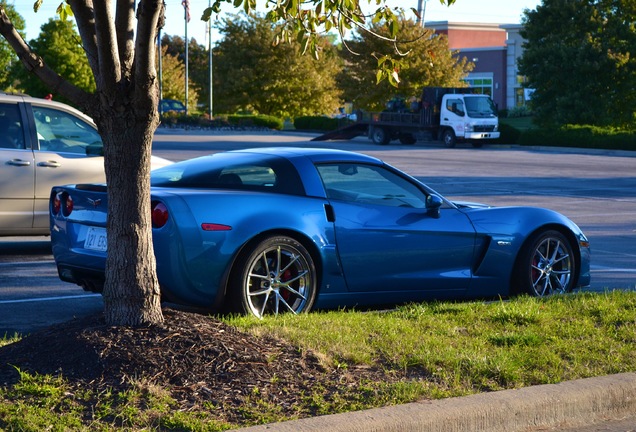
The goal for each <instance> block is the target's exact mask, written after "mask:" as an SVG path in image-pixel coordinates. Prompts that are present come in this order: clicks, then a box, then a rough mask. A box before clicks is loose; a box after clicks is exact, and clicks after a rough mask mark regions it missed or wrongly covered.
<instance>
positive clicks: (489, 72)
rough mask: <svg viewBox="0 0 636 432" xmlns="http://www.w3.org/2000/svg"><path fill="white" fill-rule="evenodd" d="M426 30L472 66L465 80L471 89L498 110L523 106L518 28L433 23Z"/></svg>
mask: <svg viewBox="0 0 636 432" xmlns="http://www.w3.org/2000/svg"><path fill="white" fill-rule="evenodd" d="M426 27H427V28H429V29H432V30H435V32H436V33H438V34H445V35H446V36H447V37H448V45H449V48H450V49H451V50H454V51H458V55H460V56H462V57H466V58H467V59H468V60H469V61H471V62H473V63H474V64H475V68H474V69H473V71H472V72H471V73H469V74H468V76H467V77H466V79H465V80H466V81H467V82H468V83H469V84H470V86H471V87H473V88H474V89H479V91H480V92H481V93H486V94H489V95H490V96H491V97H492V99H493V101H494V102H495V104H497V106H498V107H499V108H500V109H510V108H513V107H515V106H521V105H524V103H525V102H524V101H525V98H524V89H523V87H522V82H523V77H521V76H519V74H518V72H517V60H518V58H519V57H520V56H521V53H522V52H523V38H522V37H521V35H520V34H519V31H520V30H521V28H522V26H521V24H485V23H463V22H449V21H433V22H427V23H426Z"/></svg>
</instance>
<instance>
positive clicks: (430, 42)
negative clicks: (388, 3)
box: [339, 19, 474, 110]
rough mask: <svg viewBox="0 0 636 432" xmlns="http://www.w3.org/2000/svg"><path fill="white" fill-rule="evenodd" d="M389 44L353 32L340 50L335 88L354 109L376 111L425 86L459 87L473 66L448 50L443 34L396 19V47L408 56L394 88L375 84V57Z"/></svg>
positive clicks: (380, 29) (377, 27)
mask: <svg viewBox="0 0 636 432" xmlns="http://www.w3.org/2000/svg"><path fill="white" fill-rule="evenodd" d="M371 29H372V31H373V32H374V33H377V34H380V35H383V36H386V37H388V36H389V35H388V30H387V29H386V28H384V27H383V26H381V25H379V24H373V25H372V26H371ZM392 45H393V44H392V42H387V41H386V40H383V39H381V38H378V37H375V36H373V35H372V34H371V33H368V32H365V31H360V32H356V33H355V35H354V37H353V40H352V41H349V42H345V47H344V48H343V49H342V50H341V53H342V57H343V58H344V59H345V67H344V70H343V73H342V74H341V75H340V77H339V85H340V88H342V90H343V96H344V99H345V100H346V101H347V102H353V103H354V106H355V107H356V108H362V109H370V110H379V109H382V108H384V105H385V103H386V102H387V101H388V100H389V99H391V98H393V97H396V96H401V97H405V98H409V97H419V96H420V95H421V94H422V88H423V87H426V86H439V87H461V86H463V85H464V84H463V82H462V81H461V79H462V78H464V77H465V76H466V75H467V74H468V73H469V72H470V71H471V70H472V69H473V67H474V64H473V63H470V62H468V60H467V59H466V58H465V57H460V56H459V55H458V54H457V52H453V51H451V50H449V48H448V39H447V37H446V36H445V35H438V34H435V33H434V31H433V30H430V29H426V28H422V27H421V26H420V25H419V24H417V23H416V22H415V21H413V20H410V19H400V20H399V39H398V43H397V47H398V49H399V50H400V52H402V53H407V52H408V53H409V55H407V56H405V57H404V58H403V59H402V62H401V69H400V70H399V71H398V72H399V80H400V82H399V84H398V85H397V87H396V86H393V85H391V83H390V82H388V81H386V80H385V81H382V82H380V83H378V78H377V69H378V66H377V60H376V58H377V57H378V56H380V55H381V54H380V53H384V52H387V50H390V48H391V46H392Z"/></svg>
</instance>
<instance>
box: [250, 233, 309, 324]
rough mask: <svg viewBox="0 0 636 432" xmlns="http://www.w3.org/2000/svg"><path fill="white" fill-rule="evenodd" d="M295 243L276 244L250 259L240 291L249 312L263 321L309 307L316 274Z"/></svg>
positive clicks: (304, 252) (296, 312) (303, 252)
mask: <svg viewBox="0 0 636 432" xmlns="http://www.w3.org/2000/svg"><path fill="white" fill-rule="evenodd" d="M294 243H295V242H293V243H287V242H284V243H283V242H277V243H274V244H270V245H268V246H267V247H264V248H263V249H261V250H260V251H259V252H258V253H257V254H256V255H252V256H253V257H254V258H253V259H252V260H251V261H249V265H248V267H247V274H246V277H245V278H244V284H245V285H244V287H243V292H244V299H245V305H246V306H247V308H248V309H249V310H248V312H250V313H252V314H253V315H255V316H257V317H259V318H262V317H263V316H264V315H266V314H274V315H278V314H279V313H283V312H291V313H294V314H298V313H301V312H304V311H306V310H308V309H309V307H311V305H312V304H313V301H314V298H315V281H314V280H313V279H314V278H315V276H314V274H315V271H314V269H313V265H312V264H311V263H310V258H309V257H308V254H307V253H306V251H304V250H302V251H301V250H299V248H297V247H295V246H300V244H297V245H296V244H294ZM300 247H301V248H302V246H300ZM303 249H304V248H303Z"/></svg>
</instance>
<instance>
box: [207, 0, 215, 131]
mask: <svg viewBox="0 0 636 432" xmlns="http://www.w3.org/2000/svg"><path fill="white" fill-rule="evenodd" d="M208 6H209V7H212V0H209V1H208ZM208 67H209V68H210V95H209V97H210V98H209V101H208V102H209V105H208V106H209V107H210V108H209V112H210V120H212V115H213V112H214V110H213V109H212V103H213V102H212V101H213V99H212V91H213V87H214V84H213V81H212V19H211V18H210V19H209V20H208Z"/></svg>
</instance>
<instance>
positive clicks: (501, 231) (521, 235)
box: [461, 207, 590, 288]
mask: <svg viewBox="0 0 636 432" xmlns="http://www.w3.org/2000/svg"><path fill="white" fill-rule="evenodd" d="M461 211H463V212H464V213H465V214H466V215H467V216H468V217H469V219H470V220H471V222H472V223H473V226H474V227H475V231H476V233H477V239H478V247H480V248H481V249H480V252H478V253H480V256H479V259H478V260H477V262H476V265H475V268H474V269H473V271H474V276H475V278H474V286H480V285H482V284H483V285H484V287H485V286H487V284H489V283H492V282H493V279H496V280H497V281H499V282H500V283H501V284H502V286H503V285H504V284H505V285H508V288H509V281H510V279H511V277H512V272H513V270H514V268H515V263H516V260H517V257H518V255H519V252H520V251H521V249H522V248H523V246H524V244H525V242H526V240H528V238H530V237H531V236H532V235H533V234H534V233H536V232H538V231H540V230H543V229H557V230H559V231H561V232H563V234H564V235H566V236H567V237H568V238H569V239H570V241H571V243H572V248H573V250H574V252H575V254H576V255H577V256H576V257H575V259H576V261H577V264H578V268H579V270H580V272H579V280H578V285H588V284H589V281H590V271H589V262H590V251H589V241H588V240H587V238H586V237H585V235H584V234H583V232H582V231H581V229H580V228H579V227H578V226H577V225H576V224H575V223H574V222H572V221H571V220H570V219H568V218H567V217H566V216H564V215H562V214H560V213H558V212H555V211H553V210H549V209H544V208H538V207H495V208H463V209H461Z"/></svg>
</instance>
